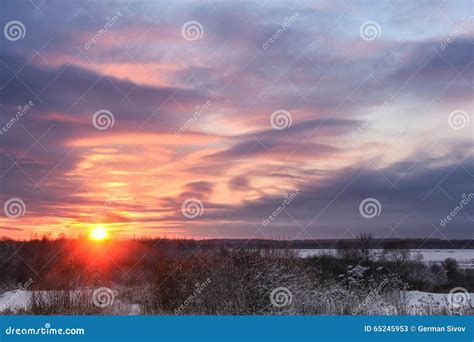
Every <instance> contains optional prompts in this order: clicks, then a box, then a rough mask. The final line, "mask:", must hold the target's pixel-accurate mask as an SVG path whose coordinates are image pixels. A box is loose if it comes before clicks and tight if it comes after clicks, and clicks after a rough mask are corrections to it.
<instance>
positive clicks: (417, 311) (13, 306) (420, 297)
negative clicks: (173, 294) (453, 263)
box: [0, 290, 474, 315]
mask: <svg viewBox="0 0 474 342" xmlns="http://www.w3.org/2000/svg"><path fill="white" fill-rule="evenodd" d="M468 295H469V299H468V300H467V301H466V302H464V303H465V304H463V305H471V306H472V302H473V299H474V293H470V294H468ZM399 300H400V303H399V304H401V306H402V307H404V308H405V311H404V312H397V307H396V306H393V305H388V306H385V307H386V308H388V310H386V311H385V312H381V313H379V314H384V313H385V314H408V315H430V314H436V313H438V314H439V312H440V311H442V310H448V313H449V310H450V309H449V308H450V307H451V305H450V303H449V299H448V294H445V293H429V292H421V291H402V292H401V293H400V299H399ZM116 304H119V305H116V306H115V310H114V311H111V312H110V311H109V313H111V314H121V315H140V314H144V313H143V312H142V310H140V306H139V305H138V304H134V303H124V302H120V303H116ZM27 305H28V292H27V291H22V290H16V291H8V292H5V293H3V294H1V295H0V313H1V312H2V311H5V310H8V311H9V313H16V312H18V310H21V309H26V307H27ZM373 305H374V306H377V305H379V304H377V303H373ZM398 307H400V306H398Z"/></svg>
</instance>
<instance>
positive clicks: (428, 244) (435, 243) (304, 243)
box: [0, 235, 474, 249]
mask: <svg viewBox="0 0 474 342" xmlns="http://www.w3.org/2000/svg"><path fill="white" fill-rule="evenodd" d="M45 239H47V240H49V238H47V237H42V238H35V239H32V241H35V240H37V241H38V240H43V241H44V240H45ZM53 240H55V239H53ZM56 240H57V239H56ZM59 240H64V238H60V239H59ZM66 240H69V239H67V238H66ZM73 240H74V239H73ZM130 240H135V241H141V242H142V243H150V244H152V245H157V244H158V245H177V246H179V247H181V248H199V249H215V248H226V249H227V248H230V249H241V248H244V249H252V248H258V249H262V248H264V249H267V248H269V249H353V248H360V244H361V240H360V239H359V238H357V239H321V240H319V239H318V240H271V239H250V240H247V239H206V240H195V239H168V238H131V239H130ZM0 241H9V242H10V243H15V242H20V241H14V240H10V239H8V238H0ZM23 242H24V241H21V242H20V243H23ZM366 243H367V247H368V248H370V249H386V248H389V249H474V240H442V239H380V238H374V237H372V236H371V235H370V239H368V241H367V242H366Z"/></svg>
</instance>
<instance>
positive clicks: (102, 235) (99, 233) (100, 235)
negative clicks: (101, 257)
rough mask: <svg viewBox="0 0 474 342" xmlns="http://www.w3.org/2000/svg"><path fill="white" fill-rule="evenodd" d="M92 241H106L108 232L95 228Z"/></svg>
mask: <svg viewBox="0 0 474 342" xmlns="http://www.w3.org/2000/svg"><path fill="white" fill-rule="evenodd" d="M90 238H91V239H92V240H105V239H106V238H107V231H106V230H105V229H104V228H102V227H97V228H95V229H94V230H93V231H92V232H91V235H90Z"/></svg>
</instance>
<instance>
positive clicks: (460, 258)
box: [297, 249, 474, 268]
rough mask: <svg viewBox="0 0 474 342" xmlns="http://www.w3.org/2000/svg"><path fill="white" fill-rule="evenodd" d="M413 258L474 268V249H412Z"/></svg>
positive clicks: (308, 252)
mask: <svg viewBox="0 0 474 342" xmlns="http://www.w3.org/2000/svg"><path fill="white" fill-rule="evenodd" d="M297 251H298V252H299V253H300V256H302V257H304V258H306V257H309V256H312V255H321V254H333V255H334V254H336V251H337V250H336V249H298V250H297ZM373 251H374V252H375V253H376V254H381V253H382V252H383V250H382V249H374V250H373ZM411 253H412V256H413V257H416V256H417V255H421V256H422V257H423V259H422V260H423V261H424V262H425V263H427V264H431V263H435V264H436V263H441V262H442V261H444V260H445V259H447V258H452V259H455V260H456V261H457V262H458V263H459V267H460V268H474V249H412V250H411Z"/></svg>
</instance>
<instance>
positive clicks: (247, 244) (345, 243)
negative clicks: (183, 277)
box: [191, 238, 474, 249]
mask: <svg viewBox="0 0 474 342" xmlns="http://www.w3.org/2000/svg"><path fill="white" fill-rule="evenodd" d="M191 241H193V240H191ZM197 243H198V244H200V245H201V247H203V248H206V247H208V248H213V247H214V248H216V247H217V248H218V247H222V246H224V247H226V248H252V247H255V248H283V249H286V248H289V249H332V248H334V249H339V248H347V249H350V248H359V247H360V240H359V239H344V240H336V239H324V240H263V239H262V240H260V239H252V240H244V239H213V240H202V241H197ZM369 243H370V246H369V248H372V249H379V248H380V249H383V248H391V249H474V240H441V239H377V238H373V239H371V240H370V242H369Z"/></svg>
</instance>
